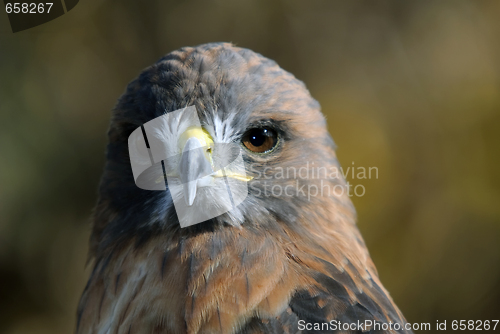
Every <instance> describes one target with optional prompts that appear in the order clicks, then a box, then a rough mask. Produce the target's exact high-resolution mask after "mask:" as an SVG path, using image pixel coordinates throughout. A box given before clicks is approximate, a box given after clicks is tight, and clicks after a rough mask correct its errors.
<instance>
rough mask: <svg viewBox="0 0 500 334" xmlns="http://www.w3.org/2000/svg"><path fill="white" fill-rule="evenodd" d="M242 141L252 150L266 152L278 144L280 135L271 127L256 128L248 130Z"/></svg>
mask: <svg viewBox="0 0 500 334" xmlns="http://www.w3.org/2000/svg"><path fill="white" fill-rule="evenodd" d="M241 141H242V142H243V145H245V147H246V148H248V149H249V150H250V151H252V152H256V153H266V152H269V151H271V150H272V149H273V148H274V147H275V146H276V144H277V142H278V135H277V134H276V131H274V130H273V129H270V128H254V129H250V130H248V131H247V132H246V133H245V134H244V135H243V138H242V140H241Z"/></svg>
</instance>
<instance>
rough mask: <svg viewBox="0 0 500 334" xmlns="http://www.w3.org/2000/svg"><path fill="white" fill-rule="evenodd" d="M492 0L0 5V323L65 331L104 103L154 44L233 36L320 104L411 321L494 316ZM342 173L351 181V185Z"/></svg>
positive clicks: (100, 146)
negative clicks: (359, 170) (32, 15)
mask: <svg viewBox="0 0 500 334" xmlns="http://www.w3.org/2000/svg"><path fill="white" fill-rule="evenodd" d="M499 18H500V2H499V1H497V0H491V1H487V0H484V1H466V0H449V1H445V0H443V1H426V0H424V1H422V0H419V1H396V0H394V1H382V0H381V1H368V0H367V1H353V0H349V1H332V0H328V1H326V0H312V1H305V0H301V1H299V0H282V1H270V0H255V1H250V0H238V1H231V0H199V1H148V2H141V1H118V0H115V1H102V0H94V1H84V0H82V1H80V4H78V5H77V7H75V8H74V9H73V10H72V11H70V12H69V13H68V14H66V15H64V16H62V17H60V18H58V19H56V20H54V21H52V22H49V23H47V24H45V25H42V26H39V27H36V28H33V29H30V30H27V31H24V32H20V33H16V34H12V33H11V32H10V28H9V25H8V21H7V16H6V15H5V13H1V14H0V333H2V334H3V333H5V334H31V333H36V334H39V333H40V334H41V333H54V334H59V333H61V334H62V333H71V332H72V331H73V328H74V321H75V309H76V304H77V301H78V298H79V295H80V293H81V291H82V289H83V286H84V284H85V281H86V278H87V275H88V268H86V267H85V263H86V253H87V240H88V237H89V229H90V225H89V224H90V215H91V211H92V206H93V204H94V203H95V201H96V190H97V186H98V182H99V176H100V173H101V170H102V167H103V163H104V149H105V144H106V130H107V126H108V122H109V117H110V110H111V109H112V108H113V105H114V103H115V101H116V99H117V98H118V97H119V96H120V95H121V93H122V92H123V91H124V89H125V86H126V84H127V83H128V82H129V81H130V80H132V79H133V78H134V77H135V76H136V75H137V74H138V73H139V72H140V71H141V69H143V68H144V67H146V66H148V65H150V64H152V63H153V62H154V61H156V60H157V59H158V58H160V57H161V56H162V55H163V54H165V53H167V52H169V51H172V50H174V49H177V48H179V47H182V46H186V45H196V44H200V43H206V42H211V41H230V42H233V43H235V44H237V45H239V46H242V47H247V48H251V49H253V50H255V51H257V52H259V53H262V54H263V55H265V56H267V57H270V58H272V59H274V60H276V61H277V62H278V63H279V64H280V65H281V66H282V67H283V68H285V69H286V70H289V71H291V72H292V73H294V74H295V75H296V76H297V77H298V78H299V79H300V80H303V81H304V82H305V83H306V85H307V86H308V87H309V89H310V90H311V92H312V95H313V96H314V97H315V98H316V99H318V100H319V102H320V103H321V104H322V107H323V111H324V113H325V114H326V116H327V119H328V125H329V130H330V132H331V134H332V135H333V137H334V139H335V141H336V143H337V145H338V156H339V159H340V162H341V163H342V165H343V166H345V167H349V166H352V165H353V163H354V166H356V167H359V166H362V167H377V168H378V170H379V175H378V176H379V177H378V179H371V180H359V179H354V180H351V182H352V183H353V184H354V185H356V184H362V185H363V186H364V187H365V189H366V194H365V195H364V196H363V197H354V198H353V201H354V204H355V205H356V207H357V210H358V213H359V228H360V229H361V232H362V233H363V235H364V237H365V239H366V242H367V244H368V247H369V249H370V252H371V254H372V256H373V259H374V262H375V263H376V265H377V266H378V269H379V272H380V276H381V279H382V281H383V282H384V284H385V286H386V287H387V288H388V290H389V291H390V292H391V294H392V296H393V298H394V299H395V301H396V303H397V304H398V305H399V306H400V308H401V309H402V311H403V313H404V314H405V315H406V317H407V319H408V321H410V322H431V323H432V324H434V323H435V322H436V320H440V321H444V320H448V321H451V320H454V319H457V320H461V319H465V320H469V319H471V320H477V319H495V318H496V319H498V315H499V314H500V176H499V173H498V172H499V164H500V150H499V148H500V19H499ZM348 179H350V178H348Z"/></svg>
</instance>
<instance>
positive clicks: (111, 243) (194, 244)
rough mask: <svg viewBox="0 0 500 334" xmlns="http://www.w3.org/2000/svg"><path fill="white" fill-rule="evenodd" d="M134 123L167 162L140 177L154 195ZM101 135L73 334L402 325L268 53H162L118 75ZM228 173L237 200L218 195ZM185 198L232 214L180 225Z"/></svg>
mask: <svg viewBox="0 0 500 334" xmlns="http://www.w3.org/2000/svg"><path fill="white" fill-rule="evenodd" d="M188 108H190V110H191V113H178V111H179V110H181V111H183V110H184V111H186V110H187V109H188ZM176 113H178V114H176ZM193 117H194V118H196V120H197V122H198V123H197V126H195V127H193V126H192V124H193V123H192V122H191V121H190V119H191V120H192V118H193ZM158 119H159V120H162V121H161V122H163V123H161V122H160V123H157V124H156V126H153V127H149V128H148V126H149V125H148V124H151V123H148V122H153V121H154V120H158ZM154 122H156V121H154ZM134 131H136V132H135V133H137V134H139V135H140V136H139V137H137V138H142V137H141V136H142V135H143V136H144V138H143V139H141V140H144V139H145V138H147V141H148V144H149V146H150V147H149V148H150V149H151V150H153V146H155V145H156V144H158V146H157V147H161V149H160V150H159V151H161V152H163V153H160V155H161V154H163V156H164V157H166V158H165V159H163V158H162V159H163V160H162V161H161V164H160V162H159V161H158V160H156V161H152V164H153V163H155V164H153V165H155V166H157V167H156V169H155V168H153V169H152V170H153V172H152V174H151V175H148V176H147V177H148V178H147V181H148V182H157V181H158V180H160V184H159V185H158V189H163V190H148V189H142V188H144V187H142V188H141V187H139V186H138V185H137V184H136V181H137V180H139V179H138V175H135V174H134V171H133V170H132V166H131V160H132V162H133V161H135V160H134V159H136V156H135V153H132V154H131V152H135V151H134V149H133V148H132V149H131V148H130V147H131V146H130V144H131V139H130V138H135V137H133V136H132V134H133V133H134ZM141 133H142V134H141ZM108 135H109V144H108V147H107V156H106V167H105V171H104V174H103V177H102V181H101V185H100V189H99V200H98V204H97V207H96V210H95V216H94V223H93V233H92V237H91V251H90V254H91V257H92V258H94V260H95V262H94V271H93V273H92V275H91V277H90V279H89V283H88V285H87V288H86V289H85V291H84V293H83V296H82V299H81V301H80V306H79V312H78V319H79V320H78V325H77V332H79V333H87V332H89V333H90V332H106V331H110V332H115V331H116V332H122V331H123V332H124V333H125V332H128V333H142V332H144V333H146V332H148V333H151V332H154V333H163V332H165V333H170V332H175V333H183V332H187V333H201V332H207V333H211V332H214V333H219V332H223V333H238V332H245V333H251V332H253V331H255V332H270V333H274V332H280V333H291V332H296V331H298V330H300V328H299V325H300V324H299V321H306V322H308V323H309V322H325V323H330V322H331V321H337V320H338V321H341V322H349V321H352V322H356V321H357V320H361V321H365V320H370V321H379V322H382V323H389V322H392V323H398V324H399V325H401V326H403V324H404V318H403V317H402V315H401V313H400V312H399V310H398V309H397V307H396V306H395V305H394V304H393V302H392V300H391V298H390V297H389V295H388V293H387V292H386V291H385V290H384V288H383V287H382V284H381V283H380V281H379V279H378V276H377V272H376V269H375V266H374V265H373V263H372V261H371V259H370V257H369V255H368V251H367V249H366V246H365V244H364V242H363V239H362V237H361V235H360V234H359V231H358V229H357V227H356V225H355V211H354V209H353V206H352V204H351V201H350V199H349V196H348V194H347V189H346V187H345V181H344V180H343V178H342V176H341V174H340V173H338V166H339V165H338V162H337V159H336V156H335V152H334V143H333V141H332V139H331V137H330V135H329V134H328V131H327V128H326V122H325V118H324V116H323V115H322V114H321V112H320V106H319V104H318V102H317V101H316V100H314V99H313V98H312V97H311V95H310V93H309V92H308V90H307V89H306V87H305V86H304V84H303V83H302V82H301V81H299V80H297V79H296V78H295V77H294V76H293V75H292V74H290V73H288V72H286V71H284V70H283V69H281V68H280V67H279V66H278V65H277V64H276V63H275V62H274V61H272V60H269V59H267V58H265V57H263V56H261V55H259V54H257V53H255V52H253V51H250V50H247V49H243V48H238V47H235V46H233V45H231V44H226V43H216V44H205V45H200V46H197V47H186V48H182V49H180V50H178V51H175V52H172V53H170V54H168V55H166V56H165V57H163V58H161V59H160V60H159V61H158V62H156V63H155V64H154V65H152V66H151V67H149V68H147V69H145V70H144V71H143V72H142V73H141V74H140V75H139V77H138V78H137V79H135V80H134V81H132V82H131V83H130V84H129V85H128V87H127V90H126V92H125V93H124V94H123V96H122V97H121V98H120V99H119V101H118V103H117V105H116V107H115V109H114V111H113V117H112V121H111V126H110V129H109V133H108ZM155 143H156V144H155ZM132 144H134V141H133V140H132ZM132 147H133V145H132ZM144 147H145V146H144ZM228 156H229V157H228ZM237 159H241V160H238V161H239V163H238V164H237V165H236V166H235V165H231V164H230V163H231V161H236V160H237ZM152 160H154V159H153V158H152ZM217 161H222V162H224V161H225V163H217ZM228 164H229V165H228ZM228 166H229V167H228ZM226 167H227V168H226ZM163 176H165V177H166V178H167V180H168V182H166V183H163V182H164V180H163V178H162V177H163ZM140 177H141V176H139V178H140ZM158 177H159V178H158ZM169 177H170V178H171V179H169ZM139 181H140V180H139ZM143 181H144V180H143ZM176 182H177V184H176ZM231 182H233V184H236V185H237V186H238V187H239V188H238V187H237V189H238V192H237V193H238V194H241V191H242V189H243V194H244V196H239V197H238V196H237V197H238V198H237V200H235V198H232V199H231V198H230V199H228V197H225V196H222V195H220V192H219V190H220V189H225V187H226V186H231ZM139 183H140V182H139ZM174 184H176V185H178V187H174V186H173V185H174ZM145 188H147V187H145ZM174 188H176V189H177V190H174ZM229 188H231V187H229ZM231 189H233V188H231ZM233 194H234V192H233ZM233 197H234V196H233ZM176 203H182V205H183V207H184V209H186V210H187V211H186V212H187V213H186V212H183V213H181V212H180V211H179V210H176V207H177V206H176ZM190 208H198V209H200V208H201V212H202V213H203V212H211V211H210V210H212V209H213V208H228V209H227V210H222V212H221V213H220V214H217V215H212V217H211V218H209V219H206V220H204V221H201V222H199V223H198V224H194V225H191V226H186V225H189V224H183V223H182V219H183V218H182V217H184V216H185V215H186V214H188V215H189V210H190ZM177 209H178V207H177ZM214 212H215V211H214ZM181 225H182V226H185V227H181ZM322 329H324V328H322ZM388 332H406V331H405V329H404V328H403V329H400V330H397V329H395V330H392V329H391V330H388Z"/></svg>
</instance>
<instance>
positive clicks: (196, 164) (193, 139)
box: [179, 127, 252, 206]
mask: <svg viewBox="0 0 500 334" xmlns="http://www.w3.org/2000/svg"><path fill="white" fill-rule="evenodd" d="M179 149H180V151H181V152H182V153H181V159H180V163H179V174H180V179H181V182H182V184H183V188H184V198H185V200H186V204H187V205H188V206H192V205H193V203H194V200H195V198H196V193H197V191H198V188H199V187H202V186H209V185H210V184H212V181H213V179H214V178H216V177H231V178H234V179H237V180H240V181H250V180H251V179H252V177H248V176H246V175H241V174H238V173H232V172H230V171H228V170H226V168H222V169H218V168H217V169H216V168H215V167H214V161H213V150H214V141H213V139H212V137H211V136H210V134H209V133H208V132H207V131H206V130H205V129H202V128H200V127H190V128H188V129H187V130H186V131H185V132H184V133H183V134H182V135H181V136H180V137H179Z"/></svg>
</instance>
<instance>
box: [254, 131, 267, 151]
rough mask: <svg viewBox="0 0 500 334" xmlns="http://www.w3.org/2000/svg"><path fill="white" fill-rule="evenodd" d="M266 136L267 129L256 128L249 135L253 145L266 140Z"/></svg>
mask: <svg viewBox="0 0 500 334" xmlns="http://www.w3.org/2000/svg"><path fill="white" fill-rule="evenodd" d="M267 136H268V133H267V129H256V130H254V131H253V133H252V134H251V135H250V143H251V144H252V145H253V146H255V147H259V146H262V145H263V144H264V143H265V142H266V137H267Z"/></svg>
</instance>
